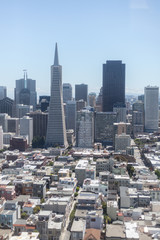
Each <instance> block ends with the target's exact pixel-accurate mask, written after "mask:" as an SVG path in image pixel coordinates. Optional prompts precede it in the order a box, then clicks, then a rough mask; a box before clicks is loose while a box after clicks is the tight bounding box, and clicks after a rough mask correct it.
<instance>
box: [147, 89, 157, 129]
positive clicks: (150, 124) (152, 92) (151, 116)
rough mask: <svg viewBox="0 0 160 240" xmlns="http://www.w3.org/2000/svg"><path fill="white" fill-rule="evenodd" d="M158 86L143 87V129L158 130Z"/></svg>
mask: <svg viewBox="0 0 160 240" xmlns="http://www.w3.org/2000/svg"><path fill="white" fill-rule="evenodd" d="M158 99H159V88H158V87H151V86H148V87H145V89H144V114H145V131H147V132H154V131H157V130H158V119H159V115H158Z"/></svg>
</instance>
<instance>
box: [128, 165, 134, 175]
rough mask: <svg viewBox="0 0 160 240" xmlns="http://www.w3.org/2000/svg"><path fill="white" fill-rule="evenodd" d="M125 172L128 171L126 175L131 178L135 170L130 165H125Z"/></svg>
mask: <svg viewBox="0 0 160 240" xmlns="http://www.w3.org/2000/svg"><path fill="white" fill-rule="evenodd" d="M127 171H128V174H129V176H130V178H131V177H132V176H133V174H134V172H135V169H134V167H133V166H132V165H129V164H128V165H127Z"/></svg>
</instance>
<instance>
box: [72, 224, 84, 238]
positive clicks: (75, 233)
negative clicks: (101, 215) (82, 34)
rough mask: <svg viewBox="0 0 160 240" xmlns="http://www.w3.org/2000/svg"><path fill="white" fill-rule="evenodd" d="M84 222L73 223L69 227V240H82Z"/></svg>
mask: <svg viewBox="0 0 160 240" xmlns="http://www.w3.org/2000/svg"><path fill="white" fill-rule="evenodd" d="M85 230H86V222H85V221H84V220H81V219H80V220H78V221H75V220H74V221H73V224H72V227H71V240H81V239H83V238H84V235H85Z"/></svg>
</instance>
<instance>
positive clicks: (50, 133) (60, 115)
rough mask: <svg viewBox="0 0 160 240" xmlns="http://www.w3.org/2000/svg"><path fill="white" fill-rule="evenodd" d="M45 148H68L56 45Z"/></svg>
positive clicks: (60, 69)
mask: <svg viewBox="0 0 160 240" xmlns="http://www.w3.org/2000/svg"><path fill="white" fill-rule="evenodd" d="M46 146H64V147H67V146H68V143H67V136H66V125H65V118H64V107H63V95H62V66H60V65H59V61H58V50H57V44H56V48H55V58H54V65H52V66H51V98H50V104H49V114H48V126H47V135H46Z"/></svg>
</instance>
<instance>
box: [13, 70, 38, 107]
mask: <svg viewBox="0 0 160 240" xmlns="http://www.w3.org/2000/svg"><path fill="white" fill-rule="evenodd" d="M15 102H16V104H24V105H32V106H33V109H34V110H35V109H36V104H37V92H36V81H35V80H32V79H30V78H28V77H27V73H26V72H24V78H22V79H19V80H16V88H15Z"/></svg>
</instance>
